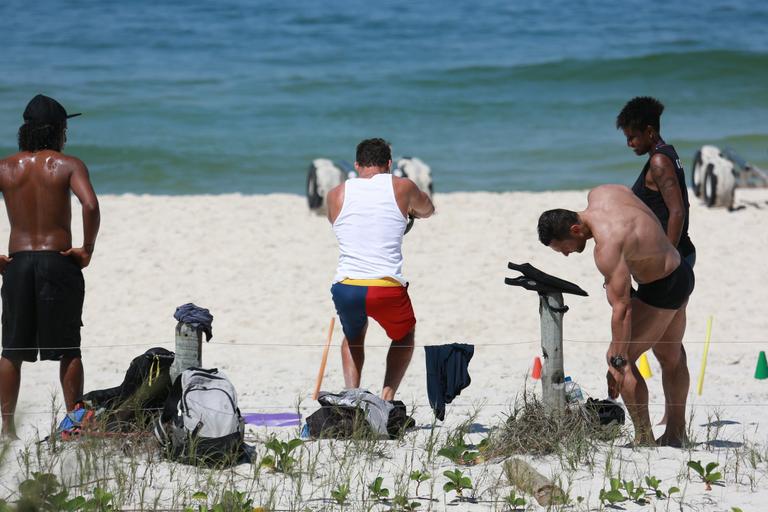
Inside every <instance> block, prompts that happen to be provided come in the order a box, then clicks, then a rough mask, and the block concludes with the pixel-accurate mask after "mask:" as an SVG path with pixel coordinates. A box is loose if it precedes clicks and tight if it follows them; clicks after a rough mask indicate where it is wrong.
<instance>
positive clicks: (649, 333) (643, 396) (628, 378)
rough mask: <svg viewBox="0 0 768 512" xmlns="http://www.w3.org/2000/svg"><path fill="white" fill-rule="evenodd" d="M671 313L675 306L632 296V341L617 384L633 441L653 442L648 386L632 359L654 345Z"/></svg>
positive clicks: (665, 327)
mask: <svg viewBox="0 0 768 512" xmlns="http://www.w3.org/2000/svg"><path fill="white" fill-rule="evenodd" d="M675 313H676V311H675V310H671V309H670V310H667V309H660V308H655V307H653V306H649V305H648V304H646V303H644V302H643V301H641V300H639V299H637V298H633V299H632V341H631V342H630V345H629V365H628V367H627V369H626V371H625V377H624V382H623V383H622V386H621V398H622V400H624V405H626V406H627V411H628V412H629V415H630V417H631V418H632V424H633V425H634V427H635V444H639V445H653V444H655V442H654V439H653V430H652V427H651V418H650V414H649V412H648V386H647V385H646V384H645V379H644V378H643V376H642V375H641V374H640V370H639V369H638V368H637V364H636V361H637V359H638V358H639V357H640V356H641V355H642V354H643V353H644V352H645V351H647V350H648V349H650V348H651V347H653V346H654V345H656V343H657V342H658V340H659V339H660V338H661V337H662V335H663V334H664V332H665V331H666V329H667V327H668V326H669V323H670V322H671V321H672V319H673V318H674V316H675Z"/></svg>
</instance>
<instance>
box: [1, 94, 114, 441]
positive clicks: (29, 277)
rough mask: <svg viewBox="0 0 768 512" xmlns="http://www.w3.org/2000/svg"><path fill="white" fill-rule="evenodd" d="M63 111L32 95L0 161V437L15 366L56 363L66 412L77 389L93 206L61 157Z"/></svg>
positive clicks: (94, 228)
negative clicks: (74, 207)
mask: <svg viewBox="0 0 768 512" xmlns="http://www.w3.org/2000/svg"><path fill="white" fill-rule="evenodd" d="M75 115H79V114H73V115H67V112H66V110H64V107H62V106H61V105H60V104H59V103H58V102H57V101H56V100H54V99H52V98H49V97H47V96H43V95H37V96H35V97H34V98H33V99H32V101H30V102H29V104H28V105H27V108H26V110H24V124H23V125H21V127H20V128H19V150H20V151H19V152H18V153H16V154H14V155H11V156H9V157H7V158H5V159H3V160H0V192H2V194H3V199H4V200H5V208H6V210H7V212H8V220H9V221H10V224H11V234H10V240H9V242H8V252H9V256H5V255H0V273H2V274H3V287H2V299H3V352H2V358H0V402H1V403H0V405H1V406H2V414H3V427H2V432H3V435H5V436H7V437H11V438H14V437H16V427H15V425H14V412H15V410H16V401H17V399H18V397H19V386H20V384H21V364H22V362H23V361H30V362H34V361H36V360H37V356H38V353H39V355H40V359H42V360H46V359H47V360H54V361H59V362H60V363H59V378H60V380H61V387H62V390H63V392H64V402H65V404H66V407H67V410H68V411H69V410H72V408H73V407H74V405H75V400H77V398H79V397H80V396H81V395H82V394H83V365H82V362H81V359H80V326H81V325H82V322H81V318H80V317H81V313H82V309H83V298H84V293H85V285H84V283H83V274H82V272H81V271H80V269H82V268H84V267H87V266H88V263H90V261H91V255H92V254H93V248H94V244H95V243H96V233H97V232H98V230H99V218H100V217H99V203H98V201H97V199H96V194H95V193H94V191H93V187H92V186H91V181H90V179H89V177H88V169H86V167H85V165H84V164H83V162H81V161H80V160H79V159H77V158H75V157H72V156H68V155H64V154H62V153H61V150H62V149H63V147H64V143H65V142H66V140H67V136H66V130H67V119H68V118H70V117H74V116H75ZM70 191H71V192H73V193H74V194H75V195H76V196H77V198H78V199H79V200H80V203H81V204H82V206H83V231H84V235H83V246H82V247H72V232H71V229H70V223H71V220H72V211H71V209H70V197H69V195H70Z"/></svg>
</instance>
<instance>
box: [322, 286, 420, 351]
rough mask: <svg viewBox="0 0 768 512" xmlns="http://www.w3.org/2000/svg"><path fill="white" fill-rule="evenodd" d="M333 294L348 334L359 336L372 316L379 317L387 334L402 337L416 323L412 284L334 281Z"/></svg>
mask: <svg viewBox="0 0 768 512" xmlns="http://www.w3.org/2000/svg"><path fill="white" fill-rule="evenodd" d="M331 296H332V297H333V303H334V305H335V306H336V312H337V313H338V314H339V320H341V327H342V329H343V330H344V336H346V337H347V339H348V340H357V339H359V338H360V337H361V336H362V333H363V329H364V328H365V325H366V323H367V322H368V317H371V318H373V319H374V320H376V321H377V322H378V323H379V325H381V327H383V328H384V331H385V332H386V333H387V336H389V338H390V339H391V340H393V341H399V340H401V339H403V338H405V336H406V335H407V334H408V333H410V332H411V331H412V330H413V328H414V327H415V326H416V317H415V316H414V314H413V306H412V305H411V299H410V297H408V288H407V287H405V286H358V285H349V284H344V283H334V285H333V286H331Z"/></svg>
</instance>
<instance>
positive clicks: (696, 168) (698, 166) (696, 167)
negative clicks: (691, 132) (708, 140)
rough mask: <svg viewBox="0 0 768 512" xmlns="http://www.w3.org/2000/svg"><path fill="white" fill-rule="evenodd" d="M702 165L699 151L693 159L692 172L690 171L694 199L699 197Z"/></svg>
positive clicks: (702, 174) (702, 173)
mask: <svg viewBox="0 0 768 512" xmlns="http://www.w3.org/2000/svg"><path fill="white" fill-rule="evenodd" d="M703 169H704V163H703V162H702V159H701V150H699V151H697V152H696V155H695V156H694V157H693V170H692V171H691V188H692V189H693V194H694V195H695V196H696V197H701V182H702V178H703V176H704V172H703Z"/></svg>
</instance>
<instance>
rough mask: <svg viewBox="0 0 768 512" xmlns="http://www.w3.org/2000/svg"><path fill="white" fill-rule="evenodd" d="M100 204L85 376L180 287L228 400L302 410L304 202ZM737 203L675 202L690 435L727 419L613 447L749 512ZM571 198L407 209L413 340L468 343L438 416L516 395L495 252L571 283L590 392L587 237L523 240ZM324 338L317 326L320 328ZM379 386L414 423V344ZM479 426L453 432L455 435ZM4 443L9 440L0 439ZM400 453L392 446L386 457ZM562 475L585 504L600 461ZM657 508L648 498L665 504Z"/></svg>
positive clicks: (767, 300)
mask: <svg viewBox="0 0 768 512" xmlns="http://www.w3.org/2000/svg"><path fill="white" fill-rule="evenodd" d="M100 200H101V208H102V227H101V233H100V235H99V239H98V242H97V246H96V253H95V255H94V258H93V261H92V264H91V266H90V267H89V268H88V269H86V270H85V279H86V300H85V310H84V315H83V320H84V323H85V327H84V328H83V330H82V336H83V360H84V365H85V371H86V386H85V387H86V391H87V390H91V389H98V388H103V387H110V386H115V385H117V384H119V383H120V381H121V379H122V376H123V374H124V372H125V370H126V368H127V365H128V363H129V361H130V360H131V358H132V357H134V356H136V355H138V354H140V353H142V352H143V351H144V350H146V349H147V348H149V347H152V346H164V347H166V348H169V349H171V350H173V330H174V326H175V321H174V320H173V318H172V314H173V312H174V310H175V308H176V306H178V305H180V304H183V303H186V302H194V303H196V304H198V305H200V306H204V307H207V308H209V309H210V310H211V312H212V313H213V315H214V317H215V320H214V324H213V331H214V338H213V340H212V342H211V343H208V344H206V345H205V346H204V364H205V365H206V366H211V367H214V366H215V367H218V368H220V369H223V370H224V371H225V372H227V373H228V374H229V376H230V378H231V379H232V381H233V382H234V383H235V385H236V386H237V388H238V392H239V397H240V405H241V409H242V410H243V411H244V412H270V411H272V412H275V411H290V410H291V409H292V408H294V405H295V403H296V402H297V400H299V399H303V400H304V403H303V409H302V411H303V412H304V413H309V412H311V411H312V410H314V406H313V404H312V403H311V400H309V399H308V396H309V394H310V392H311V389H312V387H313V384H314V379H315V375H316V372H317V367H318V363H319V359H320V354H321V351H322V348H321V345H322V343H323V342H324V338H325V331H326V329H327V326H328V323H329V320H330V318H331V317H332V315H333V314H334V310H333V305H332V302H331V297H330V293H329V287H330V284H331V283H330V280H331V278H332V276H333V273H334V269H335V263H336V257H337V252H336V245H335V239H334V237H333V233H332V231H331V228H330V225H329V224H328V222H327V220H326V219H325V218H321V217H318V216H316V215H314V214H311V213H309V212H308V210H307V208H306V202H305V199H304V198H302V197H299V196H292V195H268V196H240V195H226V196H182V197H158V196H135V195H124V196H103V197H101V198H100ZM737 203H738V204H741V205H744V206H745V208H744V209H741V210H739V211H736V212H727V211H725V210H722V209H707V208H705V207H703V206H701V205H700V204H699V203H698V201H696V200H694V204H693V205H692V207H691V225H690V233H691V237H692V239H693V241H694V244H695V245H696V247H697V251H698V261H697V264H696V269H695V270H696V277H697V282H696V289H695V291H694V294H693V296H692V298H691V300H690V304H689V307H688V329H687V332H686V335H685V344H686V348H687V351H688V356H689V368H690V370H691V381H692V387H691V394H690V395H689V404H690V405H691V407H693V409H694V411H695V417H694V422H693V424H694V427H695V430H696V432H697V435H698V438H699V440H700V441H704V440H706V434H705V431H706V428H704V427H702V425H704V424H706V423H707V418H708V416H711V415H714V414H716V413H717V414H719V418H720V419H721V420H731V421H733V422H734V423H730V424H727V425H726V426H724V427H723V428H722V430H721V431H720V432H719V434H718V435H717V440H718V442H717V443H711V445H710V446H707V445H701V446H699V447H698V448H697V449H696V450H695V452H694V453H693V454H692V455H691V454H689V453H688V452H686V451H681V450H674V449H671V448H663V449H658V450H657V449H644V450H638V451H636V452H633V451H631V450H629V449H621V450H620V458H621V459H622V460H624V461H625V462H624V464H625V465H626V469H627V470H628V471H629V470H631V471H630V477H634V478H636V479H637V478H639V477H640V476H641V475H643V474H644V475H649V474H650V475H656V476H658V477H659V478H662V479H664V481H665V483H664V484H663V485H666V486H669V485H672V484H673V482H674V481H675V479H676V478H677V477H678V474H680V473H682V474H683V475H685V474H686V470H685V467H684V466H685V462H686V461H687V460H689V459H690V458H693V459H695V460H698V459H701V460H703V461H704V462H710V461H717V462H719V463H720V464H721V466H723V465H726V466H727V468H726V485H725V487H715V488H714V489H713V490H712V491H710V492H705V491H704V489H703V485H702V484H701V483H700V482H697V481H696V480H692V481H691V483H690V484H689V486H688V487H687V489H686V490H685V497H684V500H683V501H684V503H685V504H686V506H690V507H692V508H693V509H696V510H730V507H731V506H740V507H742V508H743V509H744V510H745V511H746V510H760V509H762V506H763V505H762V504H763V503H764V502H765V501H766V499H768V480H767V479H766V478H767V477H768V468H767V467H766V464H767V463H766V461H765V460H764V459H763V460H762V461H758V462H757V465H756V468H755V469H753V470H752V475H753V478H755V479H756V480H757V483H756V484H754V485H750V482H749V480H748V477H747V476H745V475H746V474H747V470H745V469H744V468H742V470H741V472H740V473H739V474H738V476H736V474H735V473H734V468H733V461H734V460H735V458H734V456H733V449H734V448H738V447H739V445H740V443H743V442H745V439H747V440H749V442H751V443H759V444H760V445H761V446H762V447H763V454H765V446H766V444H768V443H766V441H767V434H766V432H768V431H767V430H766V425H767V424H768V407H766V406H767V405H768V380H765V381H759V380H755V379H754V378H753V375H754V371H755V364H756V361H757V355H758V351H759V350H762V349H766V348H768V341H767V340H768V336H766V334H765V328H766V325H767V322H766V308H767V307H768V287H767V286H766V285H767V284H768V283H767V282H766V281H767V280H766V261H768V260H766V254H768V230H767V229H766V228H765V226H766V215H768V193H766V191H738V193H737ZM585 204H586V192H585V191H576V192H547V193H504V194H492V193H455V194H438V195H437V196H436V205H437V210H438V214H437V215H436V216H435V217H434V218H432V219H428V220H420V221H417V222H416V225H415V227H414V229H413V231H412V232H411V233H409V234H408V235H407V236H406V241H405V244H404V252H405V274H406V277H407V278H408V279H409V280H410V281H411V287H410V289H409V291H410V294H411V297H412V300H413V304H414V308H415V311H416V316H417V319H418V327H417V331H416V333H417V334H416V341H417V345H419V346H422V345H434V344H442V343H448V342H454V341H462V342H468V343H473V344H475V346H476V352H475V356H474V359H473V360H472V363H471V365H470V373H471V376H472V379H473V382H472V385H471V386H470V387H469V388H468V389H466V390H465V391H464V392H463V393H462V394H461V396H460V397H458V398H457V399H456V400H455V402H454V404H453V405H451V406H449V407H448V417H447V418H446V424H447V425H455V424H457V423H459V422H460V421H462V420H464V419H466V417H467V414H468V413H470V412H472V411H473V410H475V408H477V409H479V415H478V418H477V419H476V422H477V423H478V424H479V425H482V426H484V427H492V426H494V425H496V424H498V423H499V422H500V421H501V418H502V414H503V413H504V412H506V411H508V410H509V404H510V403H511V402H512V400H513V399H514V397H515V395H516V394H517V393H519V392H520V391H521V389H522V386H523V383H524V380H525V376H526V374H527V373H528V372H529V367H530V364H531V360H532V358H533V356H535V355H537V354H538V353H539V352H540V348H539V343H538V341H537V340H538V339H539V318H538V297H537V296H536V295H535V294H534V293H533V292H527V291H524V290H522V289H520V288H512V287H509V286H505V285H504V277H505V276H515V275H517V274H516V273H514V272H511V271H508V270H507V268H506V266H507V262H508V261H514V262H517V263H523V262H531V263H533V264H534V265H536V266H537V267H538V268H540V269H542V270H544V271H547V272H549V273H553V274H555V275H557V276H559V277H562V278H564V279H568V280H571V281H573V282H575V283H577V284H578V285H580V286H581V287H582V288H584V289H585V290H586V291H587V292H589V295H590V296H589V297H586V298H582V297H575V296H566V303H567V304H568V306H570V308H571V309H570V311H569V312H568V313H567V314H566V316H565V327H564V331H565V338H566V342H565V348H564V351H565V365H566V373H567V374H570V375H571V376H572V377H573V378H574V380H576V381H577V382H579V383H580V384H581V386H582V388H583V389H584V391H585V392H587V393H588V394H590V395H592V396H596V397H599V398H604V397H605V395H606V390H605V384H604V381H605V364H604V354H605V350H606V348H607V346H608V341H607V340H609V339H610V325H609V314H610V308H609V306H608V304H607V301H606V300H605V297H604V293H603V289H602V279H601V277H600V275H599V273H598V272H597V270H596V269H595V266H594V262H593V259H592V257H591V251H590V250H588V251H587V252H585V253H584V254H582V255H572V256H570V257H569V258H567V259H566V258H564V257H563V256H561V255H560V254H557V253H555V252H554V251H552V250H550V249H548V248H546V247H544V246H542V245H541V244H540V243H539V242H538V240H537V236H536V221H537V218H538V216H539V214H540V213H541V212H542V211H543V210H545V209H549V208H555V207H565V208H572V209H580V208H583V207H584V206H585ZM74 215H75V217H76V216H77V215H78V212H75V214H74ZM2 217H3V220H2V224H0V240H5V239H7V235H8V226H7V221H6V220H5V218H4V216H2ZM76 222H77V224H78V226H77V227H75V230H74V232H75V233H76V235H75V238H76V242H79V240H80V236H81V235H79V233H80V232H81V231H80V228H79V220H78V221H76ZM588 248H591V243H590V245H589V246H588ZM710 315H712V316H713V317H714V324H713V330H712V346H711V349H710V353H709V364H708V368H707V373H706V381H705V385H704V392H703V394H702V395H701V396H697V395H696V394H695V386H696V381H697V378H698V373H699V365H700V362H701V356H702V353H703V346H704V345H703V341H704V338H705V326H706V321H707V318H708V317H709V316H710ZM340 339H341V334H340V328H339V326H338V323H337V327H336V334H335V338H334V344H335V345H338V343H339V342H340ZM367 344H368V345H369V349H368V352H367V360H366V368H365V370H364V374H363V386H364V387H368V388H369V389H371V390H372V391H374V392H379V391H380V389H381V382H382V379H383V366H384V365H383V358H384V355H385V353H386V346H388V340H387V339H386V338H385V336H384V333H383V331H382V330H381V328H380V327H378V326H376V325H372V326H371V328H370V329H369V336H368V340H367ZM651 365H652V369H653V371H654V376H653V377H652V378H651V379H650V381H649V388H650V397H651V399H650V400H651V404H652V405H651V414H652V418H653V419H655V420H658V419H660V417H661V414H662V411H663V405H662V404H663V394H662V390H661V379H660V374H659V368H658V365H657V364H656V361H655V360H653V358H651ZM340 366H341V365H340V359H339V357H338V349H337V348H335V347H334V349H333V350H332V353H331V357H330V358H329V364H328V371H327V374H326V377H325V381H324V386H323V388H324V389H327V390H335V391H338V390H340V389H341V388H342V386H343V379H342V375H341V368H340ZM57 379H58V372H57V365H56V363H51V362H45V363H36V364H25V366H24V368H23V375H22V391H21V395H20V400H19V405H18V413H17V414H18V420H17V421H18V423H19V429H20V434H21V436H22V437H23V438H24V439H25V440H26V441H32V440H34V439H35V438H36V436H37V433H36V432H37V430H39V431H41V432H47V431H49V429H50V423H51V414H50V400H51V397H52V396H55V397H57V400H59V402H60V400H61V398H60V390H59V387H58V380H57ZM398 398H400V399H402V400H403V401H405V402H406V403H408V404H416V405H417V406H418V407H417V409H416V413H415V417H416V419H417V420H418V422H419V423H420V424H428V423H430V422H431V411H430V410H429V406H428V401H427V397H426V382H425V370H424V353H423V350H421V349H420V348H418V347H417V350H416V352H415V355H414V358H413V361H412V363H411V367H410V369H409V371H408V373H407V375H406V377H405V380H404V382H403V385H402V386H401V389H400V392H399V394H398ZM478 430H481V431H482V430H483V429H482V428H478ZM660 432H661V431H657V434H659V433H660ZM278 435H279V436H280V437H281V438H283V439H288V438H291V437H294V436H295V435H296V431H295V430H294V429H283V430H282V431H278ZM423 435H426V434H423V432H419V433H416V434H409V436H423ZM483 435H484V434H477V435H473V436H472V440H473V441H475V442H477V441H479V439H481V438H482V437H483ZM407 439H408V438H407ZM413 439H417V437H414V438H413ZM409 442H411V444H412V440H411V441H409ZM406 444H407V443H406ZM20 446H21V444H20V443H15V444H14V449H20ZM729 447H730V448H729ZM260 449H261V447H260ZM407 452H408V451H407V449H406V448H402V449H395V450H394V453H393V458H392V460H393V461H397V460H399V459H401V458H402V457H404V456H405V455H404V454H406V453H407ZM441 460H442V463H444V464H443V466H442V467H435V468H432V470H433V475H434V476H435V484H434V487H435V497H436V498H438V499H439V503H437V502H436V503H434V506H435V507H436V508H437V509H442V508H443V506H444V502H445V501H444V500H450V499H452V498H453V493H450V494H448V495H447V496H446V495H444V494H443V492H442V484H443V482H444V481H445V479H444V477H443V476H442V470H443V469H451V468H453V467H454V465H452V464H450V463H449V462H448V461H447V460H446V459H442V458H441ZM536 464H537V467H538V468H539V469H540V470H541V471H542V472H544V473H550V472H557V471H559V468H558V467H556V466H558V464H559V463H557V462H556V460H555V459H552V460H550V459H543V460H539V461H537V462H536ZM614 470H615V468H614ZM182 471H183V470H182ZM469 471H470V473H472V474H473V475H478V474H480V473H478V472H484V473H483V474H485V473H487V474H491V475H496V476H498V475H499V474H500V466H499V464H498V463H496V464H487V465H483V466H477V467H474V468H471V469H469ZM601 471H602V469H601ZM634 471H636V475H633V474H632V472H634ZM245 472H246V473H247V471H245ZM383 474H386V472H385V473H383ZM374 476H375V475H374ZM16 478H18V475H17V474H16V471H14V470H13V468H11V467H6V468H4V469H2V483H3V484H4V485H5V486H6V487H8V488H9V489H15V486H14V485H13V482H14V481H15V479H16ZM372 479H373V477H371V480H372ZM388 483H389V484H390V487H391V485H392V482H388ZM571 485H572V488H571V495H572V497H574V498H575V497H576V496H583V497H585V498H588V501H589V503H590V505H591V506H597V504H598V503H599V501H598V500H597V494H598V491H599V490H600V489H601V488H603V487H605V486H607V484H606V483H605V481H604V480H603V474H602V473H600V474H599V475H592V474H591V473H590V472H578V471H577V472H575V473H574V476H573V481H572V482H571ZM9 492H10V491H9ZM488 492H489V491H487V490H486V494H488ZM481 498H482V496H481ZM425 505H426V503H425ZM483 506H484V505H483V504H477V505H471V507H474V508H472V509H478V508H482V507H483ZM486 506H488V507H491V508H493V505H488V504H486ZM658 506H659V507H660V508H661V509H663V508H664V507H665V506H666V503H665V502H660V504H659V505H658ZM676 506H677V505H676V504H675V505H673V506H672V508H676ZM632 507H635V505H630V506H629V508H630V509H632ZM424 509H425V506H424V505H423V506H422V509H421V510H424Z"/></svg>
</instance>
